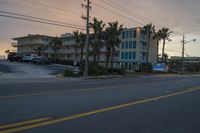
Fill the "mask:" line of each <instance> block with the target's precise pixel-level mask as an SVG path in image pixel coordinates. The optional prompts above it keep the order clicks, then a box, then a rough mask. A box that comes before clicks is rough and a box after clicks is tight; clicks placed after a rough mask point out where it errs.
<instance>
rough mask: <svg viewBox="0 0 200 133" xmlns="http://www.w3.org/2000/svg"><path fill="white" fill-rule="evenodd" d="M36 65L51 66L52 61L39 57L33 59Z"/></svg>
mask: <svg viewBox="0 0 200 133" xmlns="http://www.w3.org/2000/svg"><path fill="white" fill-rule="evenodd" d="M33 63H34V64H51V60H50V59H48V58H47V57H41V56H38V57H36V58H34V59H33Z"/></svg>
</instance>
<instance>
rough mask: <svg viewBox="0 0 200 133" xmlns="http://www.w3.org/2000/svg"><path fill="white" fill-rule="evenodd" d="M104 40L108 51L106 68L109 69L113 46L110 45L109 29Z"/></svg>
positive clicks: (104, 35)
mask: <svg viewBox="0 0 200 133" xmlns="http://www.w3.org/2000/svg"><path fill="white" fill-rule="evenodd" d="M103 39H104V45H105V46H106V50H107V51H106V68H107V69H108V63H109V59H110V56H111V45H110V43H109V36H108V31H107V29H106V31H105V32H104V34H103Z"/></svg>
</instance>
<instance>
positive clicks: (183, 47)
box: [181, 35, 185, 75]
mask: <svg viewBox="0 0 200 133" xmlns="http://www.w3.org/2000/svg"><path fill="white" fill-rule="evenodd" d="M184 54H185V36H184V35H183V40H182V59H181V66H182V67H181V74H182V75H183V74H184Z"/></svg>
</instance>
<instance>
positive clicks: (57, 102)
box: [0, 75, 200, 133]
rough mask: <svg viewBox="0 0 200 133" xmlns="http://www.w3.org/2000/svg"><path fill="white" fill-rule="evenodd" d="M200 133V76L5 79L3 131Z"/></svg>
mask: <svg viewBox="0 0 200 133" xmlns="http://www.w3.org/2000/svg"><path fill="white" fill-rule="evenodd" d="M12 132H22V133H23V132H24V133H199V132H200V76H199V75H194V76H169V77H168V76H153V75H152V76H139V77H132V78H119V79H102V80H81V79H71V80H70V79H59V78H49V79H32V80H31V79H28V80H26V79H23V80H15V81H13V80H0V133H12Z"/></svg>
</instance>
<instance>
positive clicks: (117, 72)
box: [108, 68, 126, 75]
mask: <svg viewBox="0 0 200 133" xmlns="http://www.w3.org/2000/svg"><path fill="white" fill-rule="evenodd" d="M108 72H109V73H112V74H119V75H125V73H126V72H125V70H124V69H118V68H113V69H112V68H109V69H108Z"/></svg>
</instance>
